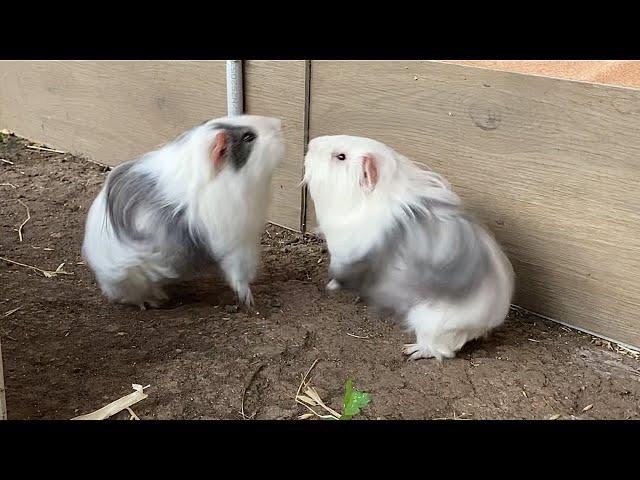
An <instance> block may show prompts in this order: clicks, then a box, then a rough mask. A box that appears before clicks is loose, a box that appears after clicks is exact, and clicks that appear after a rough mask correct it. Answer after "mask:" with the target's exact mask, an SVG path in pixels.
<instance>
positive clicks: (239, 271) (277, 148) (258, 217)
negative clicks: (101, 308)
mask: <svg viewBox="0 0 640 480" xmlns="http://www.w3.org/2000/svg"><path fill="white" fill-rule="evenodd" d="M283 153H284V146H283V141H282V133H281V121H280V120H278V119H275V118H269V117H260V116H254V115H239V116H234V117H224V118H217V119H213V120H209V121H207V122H205V123H203V124H201V125H199V126H197V127H194V128H192V129H191V130H189V131H187V132H185V133H183V134H181V135H180V136H178V137H177V138H176V139H175V140H173V141H172V142H170V143H168V144H166V145H164V146H162V147H161V148H159V149H158V150H155V151H153V152H150V153H146V154H144V155H142V156H141V157H139V158H137V159H135V160H133V161H129V162H126V163H123V164H121V165H119V166H117V167H116V168H114V169H113V170H112V171H111V172H110V174H109V176H108V177H107V179H106V181H105V184H104V186H103V188H102V190H101V191H100V193H99V194H98V196H97V197H96V199H95V200H94V202H93V204H92V205H91V208H90V210H89V213H88V216H87V220H86V225H85V236H84V242H83V245H82V254H83V257H84V258H85V259H86V261H87V263H88V265H89V266H90V267H91V269H92V270H93V272H94V273H95V276H96V279H97V281H98V283H99V285H100V288H101V290H102V293H103V294H104V295H105V296H106V297H107V298H108V299H110V300H111V301H115V302H119V303H126V304H133V305H138V306H139V307H140V308H141V309H143V310H144V309H145V307H146V304H147V305H150V306H152V307H157V306H159V305H160V304H161V303H162V302H164V301H165V300H167V299H168V297H167V294H166V293H165V291H164V287H165V286H166V285H167V284H169V283H173V282H176V281H180V280H185V279H188V278H193V277H195V276H196V275H198V274H200V273H204V272H205V271H208V270H210V269H212V268H213V267H214V266H218V267H220V269H221V270H222V272H223V273H224V276H225V278H226V281H227V283H228V284H229V285H230V286H231V288H232V289H233V290H234V291H235V292H236V293H237V295H238V296H239V298H240V300H241V301H242V302H244V303H245V304H247V305H252V303H253V297H252V294H251V289H250V287H249V284H250V282H252V281H253V279H254V277H255V274H256V270H257V264H258V257H259V241H260V234H261V232H262V230H263V228H264V225H265V220H266V212H267V208H268V205H269V201H270V197H271V191H270V183H271V177H272V174H273V172H274V170H275V168H276V166H277V165H278V164H279V162H280V160H281V157H282V155H283Z"/></svg>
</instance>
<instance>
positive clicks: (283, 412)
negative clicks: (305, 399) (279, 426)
mask: <svg viewBox="0 0 640 480" xmlns="http://www.w3.org/2000/svg"><path fill="white" fill-rule="evenodd" d="M261 410H262V412H261V413H260V418H264V419H266V420H282V419H285V418H292V417H293V416H294V415H295V414H296V412H295V411H294V410H287V409H284V408H281V407H278V406H277V405H271V406H268V407H266V408H264V409H261Z"/></svg>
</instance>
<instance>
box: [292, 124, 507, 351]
mask: <svg viewBox="0 0 640 480" xmlns="http://www.w3.org/2000/svg"><path fill="white" fill-rule="evenodd" d="M341 153H342V154H345V155H346V157H347V158H346V160H344V161H340V160H338V158H337V155H339V154H341ZM365 155H372V156H373V157H375V158H376V164H377V166H378V174H379V179H378V182H377V185H376V186H375V188H374V189H373V190H372V191H370V190H368V189H367V188H363V187H362V180H363V168H362V159H363V157H364V156H365ZM304 182H305V183H306V184H307V185H308V187H309V193H310V194H311V197H312V199H313V201H314V205H315V211H316V216H317V219H318V223H319V230H320V232H321V233H322V234H323V236H324V237H325V239H326V241H327V246H328V249H329V252H330V255H331V265H332V267H333V266H337V267H339V266H340V265H341V264H348V263H349V262H353V261H354V260H357V259H359V258H362V257H363V256H364V255H366V253H367V252H369V251H370V250H371V249H372V248H373V247H375V246H376V245H379V244H381V243H380V242H382V241H383V237H384V235H385V233H386V232H388V231H389V229H390V228H392V225H393V223H394V221H397V220H398V219H402V218H406V210H405V209H404V208H403V207H406V206H413V207H414V208H417V209H419V208H421V205H420V202H419V198H420V197H422V198H424V197H428V198H431V199H434V200H442V201H445V202H446V203H449V204H453V205H460V199H459V198H458V197H457V195H456V194H455V193H454V192H453V191H452V190H451V188H450V186H449V184H448V183H447V181H446V180H445V179H444V178H442V177H441V176H440V175H438V174H436V173H434V172H432V171H428V170H425V169H422V168H420V167H418V166H417V165H416V164H415V163H413V162H412V161H411V160H409V159H408V158H406V157H404V156H402V155H400V154H399V153H397V152H395V151H394V150H392V149H391V148H390V147H388V146H387V145H384V144H382V143H380V142H377V141H375V140H371V139H368V138H362V137H352V136H346V135H338V136H325V137H318V138H315V139H313V140H312V141H311V142H310V143H309V148H308V153H307V155H306V158H305V177H304ZM481 237H482V239H481V240H482V241H483V242H485V243H486V244H487V245H488V246H489V247H490V250H491V261H492V262H493V264H494V265H493V266H494V267H495V272H496V274H495V275H492V276H491V278H489V277H488V278H487V279H486V281H484V283H483V284H482V285H481V287H480V288H479V289H477V290H476V291H475V293H473V294H472V295H470V296H467V297H466V298H464V299H462V301H457V302H455V303H454V302H451V301H446V300H443V299H439V298H423V299H419V300H418V301H417V302H416V303H415V304H413V305H407V310H408V313H407V314H406V316H405V319H404V320H405V323H406V326H407V327H408V328H409V329H410V330H412V331H413V332H415V334H416V343H415V344H411V345H406V346H405V349H404V352H405V354H407V355H409V357H410V358H411V359H417V358H429V357H436V358H438V359H442V358H444V357H448V358H450V357H453V356H455V353H456V352H457V351H458V350H459V349H460V348H461V347H462V346H463V345H464V344H465V343H466V342H467V341H469V340H472V339H475V338H478V337H481V336H483V335H485V334H487V333H488V332H489V330H491V329H492V328H494V327H496V326H498V325H500V324H501V323H502V322H503V321H504V319H505V317H506V315H507V313H508V310H509V306H510V302H511V296H512V293H513V285H514V275H513V270H512V267H511V264H510V263H509V261H508V259H507V258H506V256H505V255H504V254H503V252H502V251H501V249H500V247H499V245H498V244H497V243H496V242H495V240H494V239H493V238H492V236H491V235H489V234H486V233H484V231H483V235H481ZM338 286H339V285H338V283H337V282H336V281H335V280H331V282H329V284H328V285H327V289H329V290H334V289H336V288H338Z"/></svg>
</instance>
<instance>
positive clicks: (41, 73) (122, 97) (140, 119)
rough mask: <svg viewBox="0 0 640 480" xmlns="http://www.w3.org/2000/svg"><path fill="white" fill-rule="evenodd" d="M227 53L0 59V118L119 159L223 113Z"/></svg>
mask: <svg viewBox="0 0 640 480" xmlns="http://www.w3.org/2000/svg"><path fill="white" fill-rule="evenodd" d="M225 72H226V70H225V62H224V61H210V62H202V61H197V62H195V61H99V62H93V61H3V62H0V125H1V126H2V127H3V128H9V129H11V130H13V131H15V132H16V133H17V134H18V135H20V136H23V137H26V138H29V139H32V140H35V141H39V142H43V143H46V144H49V145H53V146H55V147H57V148H61V149H64V150H67V151H69V152H71V153H75V154H80V155H84V156H86V157H88V158H90V159H92V160H94V161H97V162H100V163H103V164H106V165H117V164H119V163H122V162H124V161H126V160H130V159H132V158H135V157H136V156H137V155H140V154H141V153H144V152H147V151H149V150H151V149H153V148H154V147H156V146H158V145H160V144H163V143H165V142H167V141H169V140H171V139H173V138H174V137H175V136H177V135H178V134H180V133H181V132H183V131H185V130H187V129H189V128H191V127H193V126H195V125H197V124H198V123H201V122H203V121H204V120H207V119H209V118H215V117H219V116H223V115H226V112H227V101H226V73H225Z"/></svg>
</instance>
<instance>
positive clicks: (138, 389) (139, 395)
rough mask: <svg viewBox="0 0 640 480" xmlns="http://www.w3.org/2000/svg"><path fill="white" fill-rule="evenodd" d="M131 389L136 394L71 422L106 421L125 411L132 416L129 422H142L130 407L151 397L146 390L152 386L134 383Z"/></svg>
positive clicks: (75, 418) (131, 394)
mask: <svg viewBox="0 0 640 480" xmlns="http://www.w3.org/2000/svg"><path fill="white" fill-rule="evenodd" d="M131 387H132V388H133V389H134V390H135V392H132V393H130V394H129V395H125V396H124V397H122V398H120V399H119V400H116V401H115V402H111V403H110V404H109V405H105V406H104V407H102V408H101V409H99V410H96V411H95V412H92V413H88V414H86V415H80V416H79V417H74V418H72V419H71V420H104V419H106V418H109V417H112V416H113V415H115V414H116V413H120V412H121V411H123V410H127V411H128V412H129V414H130V415H131V416H130V417H129V420H140V419H139V418H138V416H137V415H136V414H135V413H133V410H131V408H130V407H131V405H134V404H136V403H138V402H139V401H140V400H144V399H145V398H147V397H148V396H149V395H147V394H146V393H144V389H145V388H149V387H150V385H147V386H146V387H143V386H142V385H139V384H137V383H134V384H132V385H131Z"/></svg>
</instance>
